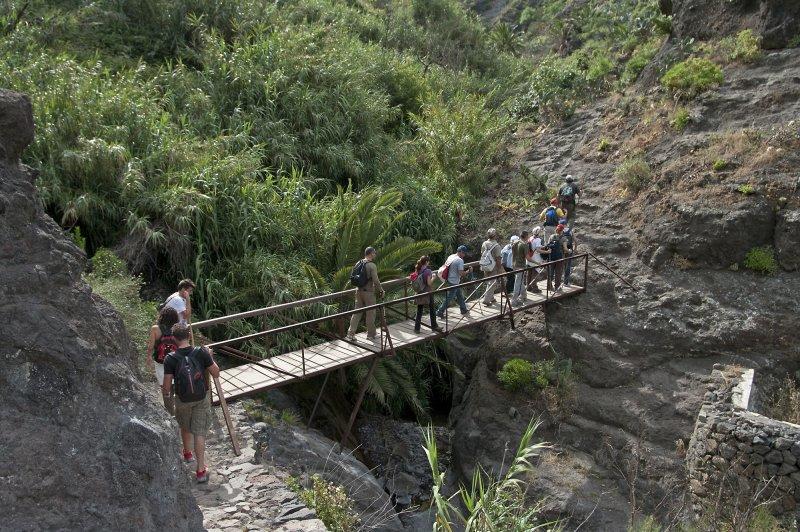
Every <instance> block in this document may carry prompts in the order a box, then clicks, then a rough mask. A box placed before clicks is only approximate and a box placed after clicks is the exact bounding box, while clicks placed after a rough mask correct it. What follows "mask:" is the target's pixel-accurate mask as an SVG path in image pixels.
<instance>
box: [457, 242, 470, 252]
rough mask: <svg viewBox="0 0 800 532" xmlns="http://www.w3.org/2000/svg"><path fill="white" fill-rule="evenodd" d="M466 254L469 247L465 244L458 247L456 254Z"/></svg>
mask: <svg viewBox="0 0 800 532" xmlns="http://www.w3.org/2000/svg"><path fill="white" fill-rule="evenodd" d="M466 252H467V246H465V245H464V244H461V245H460V246H458V249H456V253H466Z"/></svg>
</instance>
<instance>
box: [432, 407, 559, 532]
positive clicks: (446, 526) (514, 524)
mask: <svg viewBox="0 0 800 532" xmlns="http://www.w3.org/2000/svg"><path fill="white" fill-rule="evenodd" d="M538 427H539V423H538V422H534V421H531V422H530V423H529V424H528V427H527V429H526V430H525V432H524V433H523V435H522V438H520V442H519V445H518V446H517V450H516V453H515V454H514V456H513V457H512V459H511V461H510V467H509V468H508V470H507V471H506V472H505V474H503V475H502V476H499V477H497V476H493V475H491V474H489V473H487V472H486V471H485V470H484V469H483V468H482V467H481V466H480V465H478V467H477V468H475V473H474V475H473V477H472V483H471V484H470V485H469V486H464V485H461V486H460V487H459V489H458V491H457V492H456V493H455V494H454V495H453V496H451V497H446V496H445V495H444V494H443V493H442V491H443V486H444V481H445V473H444V472H443V471H441V470H440V468H439V452H438V448H437V445H436V435H435V433H434V431H433V427H428V428H427V429H426V430H425V454H426V455H427V457H428V464H429V465H430V468H431V476H432V477H433V488H432V491H433V493H432V497H431V498H432V508H433V511H434V512H435V520H434V524H433V530H434V532H452V531H453V530H463V529H466V530H473V531H475V532H489V531H494V530H509V531H523V530H524V531H526V532H527V531H534V530H558V529H559V527H558V523H554V522H549V523H548V522H545V521H544V520H543V519H542V518H541V513H542V510H543V504H542V503H541V502H537V501H530V500H526V489H525V488H526V484H525V479H526V478H527V477H528V476H529V475H530V474H531V473H532V472H533V471H534V467H533V465H532V464H531V461H532V460H533V459H534V458H535V457H537V456H538V455H539V454H540V453H541V452H542V451H544V450H545V449H548V448H549V445H548V444H547V443H544V442H538V443H533V441H532V440H533V435H534V433H535V432H536V429H537V428H538ZM459 502H460V503H463V505H462V504H459Z"/></svg>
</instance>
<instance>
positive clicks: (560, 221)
mask: <svg viewBox="0 0 800 532" xmlns="http://www.w3.org/2000/svg"><path fill="white" fill-rule="evenodd" d="M558 223H560V224H561V225H567V219H566V218H561V219H560V220H559V221H558Z"/></svg>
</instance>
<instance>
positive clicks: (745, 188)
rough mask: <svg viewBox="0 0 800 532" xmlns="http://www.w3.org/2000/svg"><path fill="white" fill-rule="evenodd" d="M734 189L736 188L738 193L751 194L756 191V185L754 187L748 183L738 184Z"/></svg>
mask: <svg viewBox="0 0 800 532" xmlns="http://www.w3.org/2000/svg"><path fill="white" fill-rule="evenodd" d="M736 190H738V191H739V193H740V194H744V195H745V196H751V195H753V194H755V193H756V187H754V186H753V185H751V184H749V183H745V184H743V185H739V187H738V188H737V189H736Z"/></svg>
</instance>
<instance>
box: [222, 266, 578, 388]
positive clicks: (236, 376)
mask: <svg viewBox="0 0 800 532" xmlns="http://www.w3.org/2000/svg"><path fill="white" fill-rule="evenodd" d="M538 284H539V287H540V288H541V289H542V294H537V293H534V292H530V291H528V294H527V297H528V300H527V302H526V303H525V304H524V305H523V306H521V307H519V308H515V309H514V311H515V312H518V311H522V310H526V309H530V308H533V307H536V306H539V305H542V304H544V303H545V302H546V301H556V300H559V299H563V298H566V297H569V296H572V295H575V294H578V293H581V292H583V291H584V289H583V287H581V286H575V285H573V286H571V287H569V288H565V289H563V290H562V291H561V292H557V293H555V294H553V293H550V299H549V300H548V299H546V298H545V292H544V290H545V286H546V282H545V281H540V282H539V283H538ZM482 295H483V294H475V296H474V297H476V298H478V299H477V300H472V301H468V302H467V307H468V308H470V314H469V315H467V316H461V315H460V313H459V311H458V307H457V306H453V307H450V309H449V310H448V314H447V319H446V320H444V319H441V318H438V319H437V322H438V325H439V326H440V327H442V328H444V326H445V323H446V324H447V327H448V334H449V333H451V332H453V331H456V330H459V329H464V328H467V327H471V326H474V325H477V324H479V323H485V322H487V321H490V320H495V319H498V318H500V317H501V309H500V305H499V303H495V304H494V305H492V306H489V307H487V306H485V305H483V304H482V303H481V302H480V297H479V296H482ZM499 299H500V298H499V295H498V296H497V300H498V301H499ZM409 313H410V314H411V319H410V320H405V321H400V322H398V323H392V324H390V325H389V334H390V336H391V340H392V346H393V347H394V349H395V350H399V349H401V348H403V347H408V346H411V345H414V344H418V343H421V342H426V341H429V340H431V339H434V338H437V337H441V336H444V335H443V334H441V333H436V332H434V331H432V330H431V329H430V328H429V326H430V321H429V318H428V313H427V309H426V313H425V314H424V315H423V318H422V323H423V327H422V330H421V331H420V332H419V333H415V332H414V315H415V313H416V306H414V305H410V306H409ZM506 316H507V315H506ZM387 317H388V314H387ZM426 325H427V326H428V327H426ZM355 343H356V344H358V345H353V344H351V343H348V342H346V341H344V340H332V341H329V342H324V343H321V344H316V345H313V346H309V347H306V348H305V349H303V351H302V352H301V350H297V351H292V352H290V353H286V354H283V355H278V356H274V357H271V358H269V359H264V361H262V362H259V363H258V364H253V363H249V364H243V365H241V366H236V367H234V368H230V369H225V370H222V371H221V373H220V382H221V384H222V389H223V392H224V394H225V398H226V399H227V400H234V399H238V398H241V397H245V396H247V395H251V394H253V393H258V392H260V391H264V390H267V389H270V388H275V387H278V386H282V385H285V384H289V383H291V382H297V381H300V380H303V379H307V378H309V377H313V376H315V375H320V374H323V373H327V372H329V371H332V370H334V369H337V368H342V367H346V366H350V365H352V364H355V363H358V362H364V361H366V360H369V359H371V358H373V357H375V356H385V355H387V354H388V352H389V346H388V343H387V342H385V341H383V344H384V345H385V348H384V349H383V350H381V345H382V340H381V331H380V328H379V329H378V336H377V339H376V341H375V342H372V341H369V340H367V335H366V333H365V332H361V333H359V334H357V335H356V342H355ZM303 356H305V369H306V371H305V374H303V371H302V368H303ZM270 366H274V367H276V368H279V369H281V370H284V371H286V372H288V373H292V375H291V376H290V375H286V374H284V373H281V372H278V371H273V370H271V369H270ZM215 398H216V397H215Z"/></svg>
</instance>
